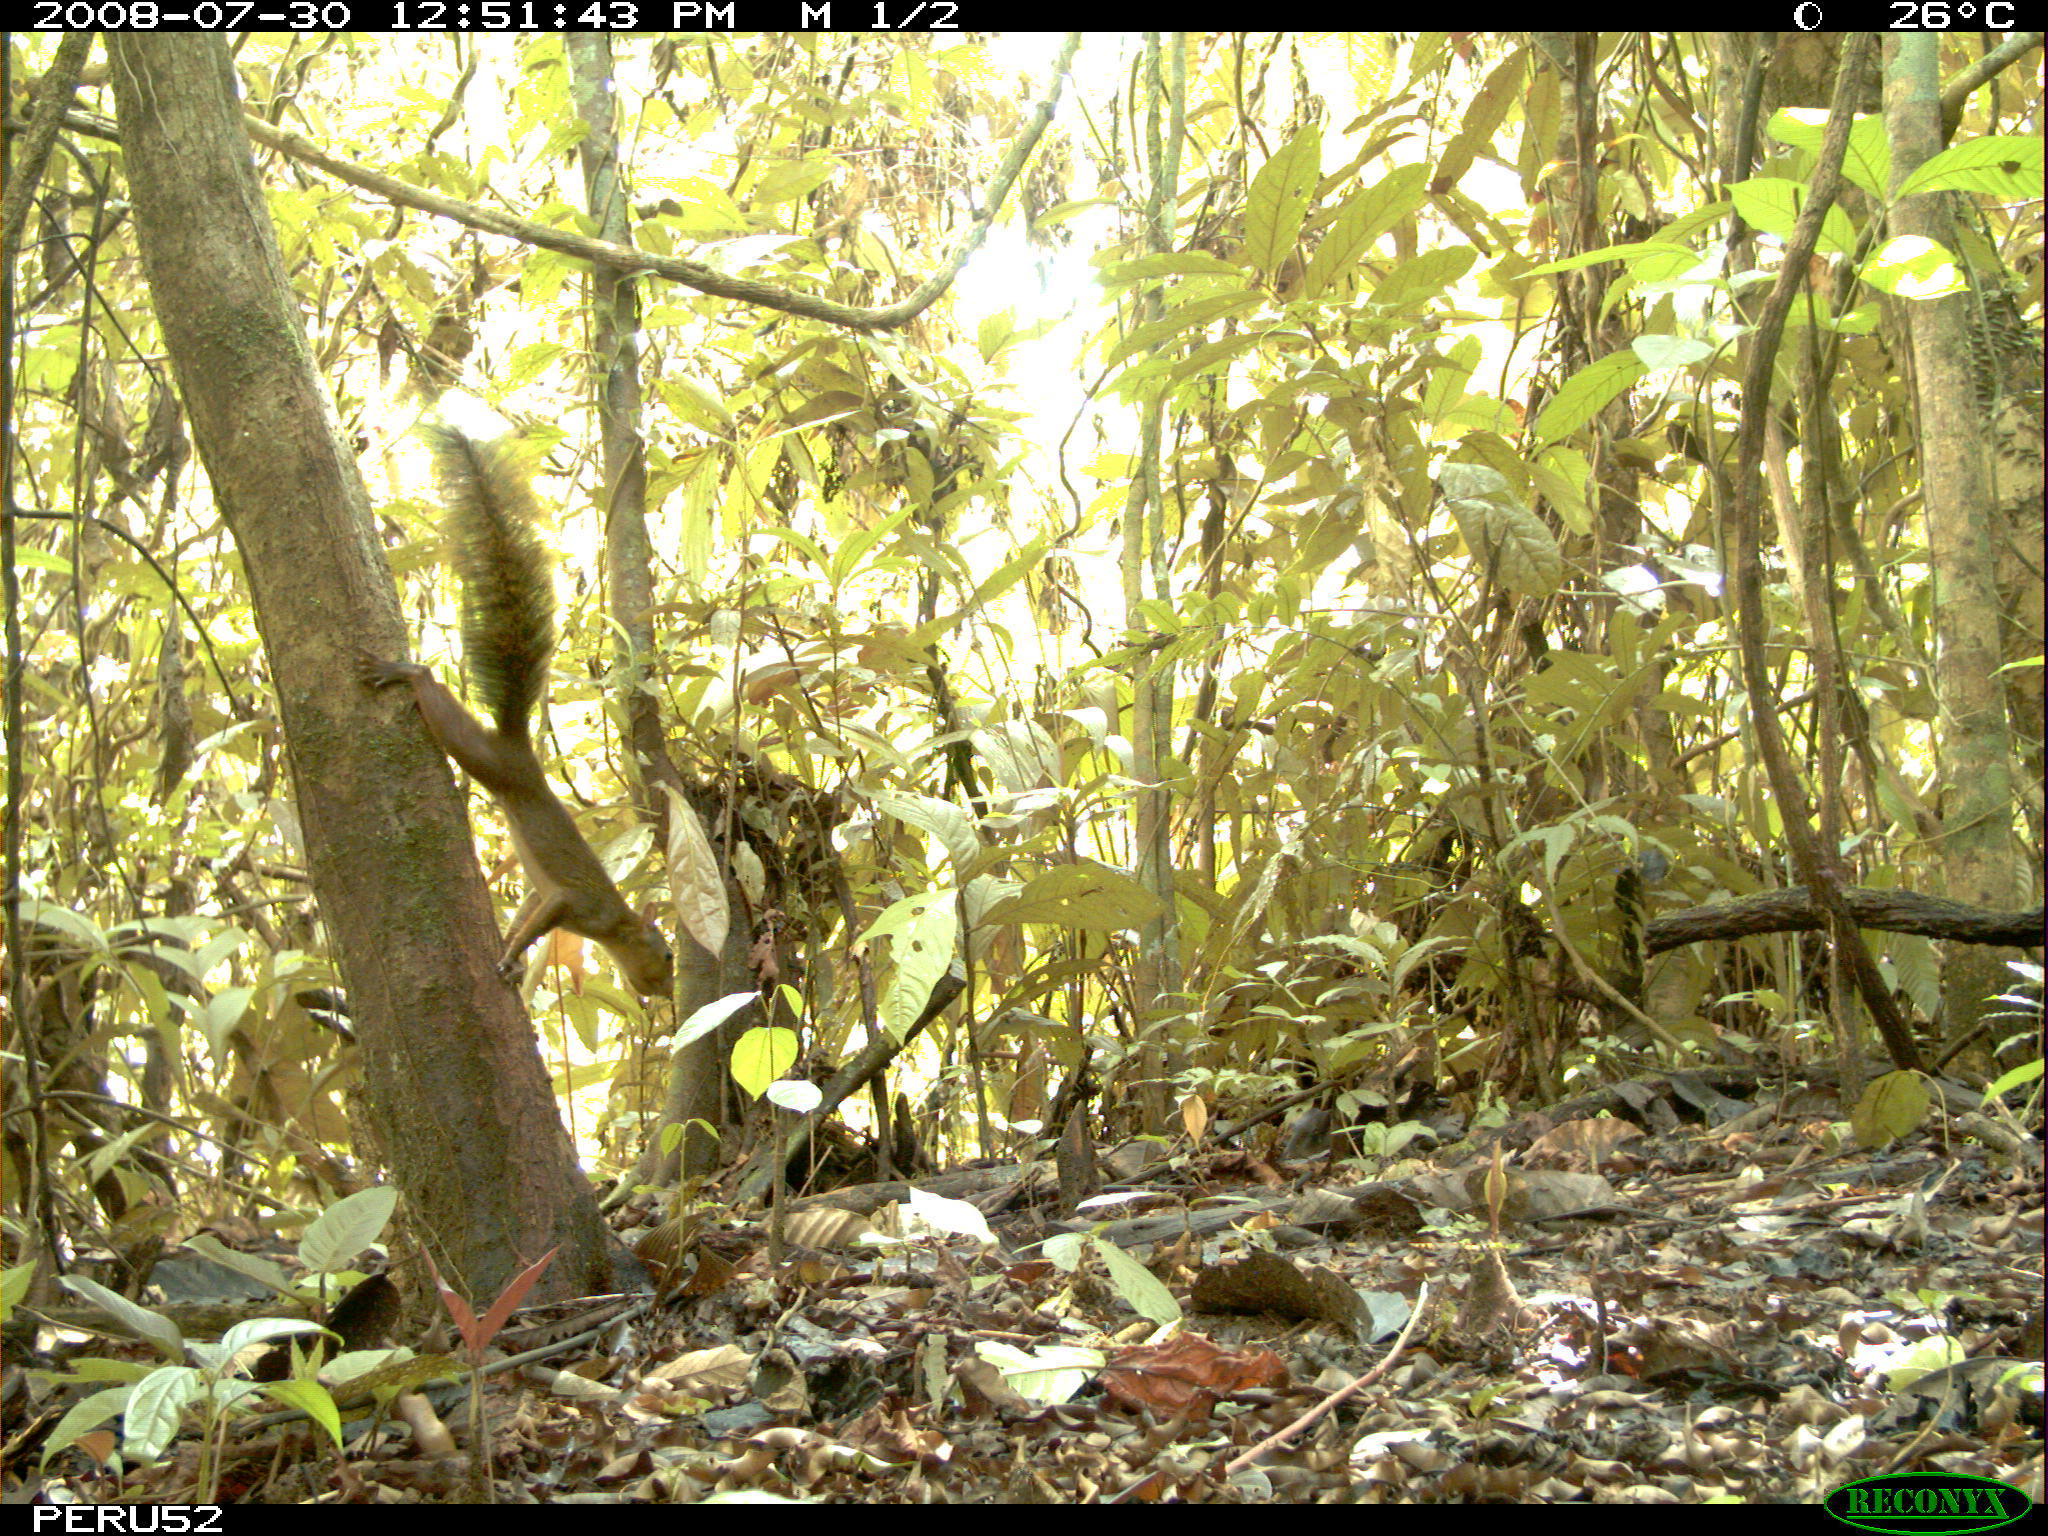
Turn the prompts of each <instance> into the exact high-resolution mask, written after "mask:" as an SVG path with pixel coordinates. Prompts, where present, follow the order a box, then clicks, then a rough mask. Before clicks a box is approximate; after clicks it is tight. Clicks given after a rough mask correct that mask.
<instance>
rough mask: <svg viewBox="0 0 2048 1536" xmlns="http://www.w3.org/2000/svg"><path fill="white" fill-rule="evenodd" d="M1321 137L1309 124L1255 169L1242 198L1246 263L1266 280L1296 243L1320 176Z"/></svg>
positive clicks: (1276, 269)
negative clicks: (1256, 173)
mask: <svg viewBox="0 0 2048 1536" xmlns="http://www.w3.org/2000/svg"><path fill="white" fill-rule="evenodd" d="M1322 166H1323V135H1322V130H1321V129H1319V128H1317V127H1316V126H1315V125H1314V124H1310V125H1309V126H1308V127H1306V128H1304V129H1302V130H1301V132H1299V133H1297V134H1296V135H1295V136H1294V137H1293V138H1291V139H1289V140H1288V141H1287V142H1286V143H1285V144H1283V145H1281V146H1280V148H1279V149H1277V150H1275V151H1274V153H1273V157H1272V158H1271V159H1270V160H1268V161H1267V162H1266V163H1265V164H1264V165H1262V166H1260V167H1259V173H1258V175H1256V176H1254V177H1253V178H1252V184H1251V189H1250V191H1249V192H1247V193H1246V195H1245V240H1244V258H1245V261H1246V262H1247V263H1248V264H1249V265H1250V266H1251V267H1253V268H1254V269H1255V270H1257V271H1259V272H1262V273H1264V274H1265V275H1266V276H1267V277H1269V278H1270V277H1271V276H1272V275H1273V274H1274V273H1275V272H1277V271H1279V270H1280V264H1281V263H1282V262H1283V261H1285V260H1286V259H1287V258H1288V256H1290V255H1291V254H1293V252H1294V251H1295V249H1296V248H1297V247H1298V246H1299V245H1300V244H1301V221H1302V219H1303V218H1304V217H1305V216H1306V214H1307V213H1308V200H1309V195H1310V194H1311V193H1313V192H1314V191H1315V188H1316V182H1317V181H1318V180H1320V179H1321V177H1322V173H1323V172H1322Z"/></svg>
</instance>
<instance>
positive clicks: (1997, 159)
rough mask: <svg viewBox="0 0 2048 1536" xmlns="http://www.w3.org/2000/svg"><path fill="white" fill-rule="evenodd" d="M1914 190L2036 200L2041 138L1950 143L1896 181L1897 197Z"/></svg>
mask: <svg viewBox="0 0 2048 1536" xmlns="http://www.w3.org/2000/svg"><path fill="white" fill-rule="evenodd" d="M1915 192H1982V193H1984V194H1986V195H1987V196H1990V197H1996V198H2002V199H2006V200H2008V201H2012V202H2020V201H2029V202H2031V201H2038V200H2039V198H2040V196H2041V141H2040V140H2039V139H2028V138H2020V137H2018V136H2016V135H2013V134H1995V135H1992V136H1990V137H1987V138H1981V139H1971V140H1969V141H1968V142H1967V143H1963V144H1951V145H1950V146H1949V147H1948V148H1947V149H1944V150H1943V151H1942V152H1941V153H1940V154H1938V155H1932V156H1930V157H1929V158H1927V159H1926V160H1923V161H1922V162H1921V163H1920V164H1919V165H1918V166H1917V167H1915V168H1914V170H1913V172H1912V174H1911V175H1909V176H1908V177H1907V178H1906V179H1905V180H1904V181H1902V182H1900V183H1899V190H1898V193H1897V195H1898V196H1899V197H1907V196H1910V195H1911V194H1913V193H1915Z"/></svg>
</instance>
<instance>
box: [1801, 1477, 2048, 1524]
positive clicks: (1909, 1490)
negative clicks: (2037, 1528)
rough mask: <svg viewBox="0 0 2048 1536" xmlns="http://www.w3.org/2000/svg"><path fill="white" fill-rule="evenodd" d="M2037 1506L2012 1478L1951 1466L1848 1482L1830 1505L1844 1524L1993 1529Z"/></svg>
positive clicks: (1831, 1497)
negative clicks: (1963, 1473)
mask: <svg viewBox="0 0 2048 1536" xmlns="http://www.w3.org/2000/svg"><path fill="white" fill-rule="evenodd" d="M2033 1507H2034V1501H2033V1500H2032V1499H2030V1498H2028V1497H2027V1496H2026V1495H2025V1494H2024V1493H2021V1492H2020V1491H2019V1489H2017V1488H2015V1487H2013V1486H2012V1484H2010V1483H2000V1482H1994V1481H1992V1480H1991V1479H1990V1478H1988V1477H1958V1476H1955V1475H1953V1474H1951V1473H1946V1472H1905V1473H1900V1474H1897V1475H1896V1476H1892V1477H1866V1478H1864V1479H1863V1481H1862V1482H1860V1483H1845V1484H1844V1485H1843V1486H1841V1487H1840V1488H1837V1489H1836V1490H1835V1491H1834V1492H1833V1493H1831V1494H1829V1495H1828V1496H1827V1502H1826V1509H1827V1512H1828V1513H1829V1514H1831V1515H1833V1516H1834V1517H1835V1518H1836V1519H1837V1520H1840V1521H1841V1522H1842V1523H1843V1524H1845V1525H1853V1526H1857V1527H1860V1528H1861V1529H1863V1530H1866V1531H1884V1532H1887V1533H1889V1532H1906V1531H1910V1532H1913V1533H1914V1536H1921V1533H1925V1532H1935V1531H1938V1532H1941V1533H1942V1536H1962V1533H1963V1532H1965V1531H1989V1530H1993V1529H1995V1528H1996V1527H1998V1526H2001V1525H2009V1524H2011V1523H2012V1522H2013V1521H2015V1520H2017V1519H2019V1517H2020V1516H2021V1515H2024V1514H2025V1513H2026V1512H2027V1511H2028V1510H2030V1509H2032V1508H2033Z"/></svg>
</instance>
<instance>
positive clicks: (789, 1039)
mask: <svg viewBox="0 0 2048 1536" xmlns="http://www.w3.org/2000/svg"><path fill="white" fill-rule="evenodd" d="M798 1049H799V1042H798V1040H797V1038H796V1031H795V1030H792V1029H781V1028H776V1027H772V1026H762V1027H757V1028H754V1029H750V1030H748V1031H746V1033H744V1034H742V1035H741V1036H740V1037H739V1039H738V1040H737V1041H735V1042H734V1044H733V1048H732V1080H733V1081H734V1082H736V1083H738V1084H739V1085H740V1086H741V1087H742V1088H744V1089H746V1091H747V1094H748V1096H749V1097H750V1098H756V1099H758V1098H759V1097H761V1094H762V1093H763V1091H765V1090H766V1089H767V1087H768V1085H769V1084H770V1083H772V1082H774V1081H775V1080H776V1079H777V1078H779V1077H780V1076H782V1074H783V1073H785V1072H787V1071H788V1070H789V1069H790V1068H791V1067H792V1066H794V1065H795V1064H796V1058H797V1054H798Z"/></svg>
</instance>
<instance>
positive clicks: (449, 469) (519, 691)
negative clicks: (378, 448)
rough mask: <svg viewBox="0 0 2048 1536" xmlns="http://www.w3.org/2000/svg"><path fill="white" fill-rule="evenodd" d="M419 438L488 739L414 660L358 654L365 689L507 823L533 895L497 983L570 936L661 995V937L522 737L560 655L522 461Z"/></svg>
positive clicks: (664, 983) (426, 433) (460, 441)
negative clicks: (418, 726) (538, 949)
mask: <svg viewBox="0 0 2048 1536" xmlns="http://www.w3.org/2000/svg"><path fill="white" fill-rule="evenodd" d="M421 435H422V436H423V437H424V438H425V439H426V441H427V445H428V447H429V448H430V449H431V451H432V453H433V456H434V478H435V482H436V484H437V485H438V486H439V489H440V493H441V500H442V504H443V506H444V508H445V510H446V521H445V532H446V534H447V537H448V547H449V552H450V558H451V559H452V561H453V562H454V565H455V571H456V574H457V575H458V576H459V577H460V578H461V580H462V651H463V656H464V659H465V661H466V662H467V664H468V668H469V673H470V676H471V677H472V678H473V679H475V683H476V690H477V693H478V695H479V697H481V698H482V700H483V702H484V705H485V707H486V708H487V709H488V711H489V713H490V717H491V719H492V721H493V722H494V723H495V727H496V728H495V729H492V728H491V727H489V726H485V725H483V724H481V723H480V722H479V721H478V720H477V719H476V717H475V716H473V715H471V714H470V712H469V711H468V710H466V709H464V708H463V707H462V704H461V703H460V701H458V700H457V699H456V697H455V695H454V694H452V693H450V692H449V691H448V689H447V688H446V687H444V686H443V685H442V684H441V683H440V682H438V681H436V680H435V678H434V675H433V673H431V672H429V671H428V670H427V669H426V668H425V667H423V666H421V665H419V664H418V663H417V662H408V661H380V660H378V659H377V658H376V657H374V656H370V655H364V656H363V657H362V658H361V662H360V671H361V675H362V679H363V681H364V683H366V684H368V685H369V686H370V687H372V688H388V687H392V686H394V685H396V684H400V683H409V684H411V686H412V692H413V699H414V701H415V702H416V703H417V704H418V705H419V710H420V715H421V717H422V718H423V719H424V720H425V721H426V722H427V732H428V734H429V735H431V736H432V737H433V738H434V741H435V742H436V744H438V745H439V746H440V748H441V750H442V751H443V752H446V753H447V754H448V755H449V756H450V757H452V758H454V759H455V761H456V762H457V763H459V764H460V765H461V767H462V771H463V772H464V773H466V774H468V775H469V776H470V777H471V778H472V779H475V780H476V781H477V783H479V784H481V785H482V786H483V787H484V788H485V789H487V790H489V791H490V795H491V798H492V799H493V800H495V801H497V802H498V807H499V809H501V810H502V811H503V812H504V813H505V824H506V825H507V826H508V827H510V828H511V831H512V846H513V847H514V848H515V849H516V850H518V853H519V862H520V864H521V865H523V866H524V867H525V870H526V878H527V882H528V884H529V886H530V887H531V890H530V892H529V894H528V895H527V898H526V901H525V904H524V905H523V906H521V907H520V909H519V914H518V916H517V917H515V918H514V919H513V920H512V931H511V933H510V934H509V935H508V936H507V938H506V940H505V953H504V956H503V957H502V958H501V959H500V960H499V962H498V973H499V974H500V975H501V976H503V977H504V978H505V979H506V980H507V981H516V980H517V979H518V977H519V974H520V970H521V966H520V956H521V955H523V954H524V953H525V952H526V948H527V946H528V945H530V944H531V943H532V942H533V941H534V940H535V939H537V938H539V937H540V936H541V935H542V934H544V933H547V932H550V931H551V930H553V929H556V928H566V929H568V930H569V932H571V933H575V934H581V935H582V936H583V937H584V938H586V939H595V940H596V941H597V942H598V943H599V944H602V945H603V946H604V947H605V948H606V949H607V950H609V951H610V952H611V956H612V958H613V959H614V960H615V961H617V962H618V966H619V969H620V970H621V971H623V972H624V973H625V976H626V979H627V980H628V981H629V982H631V983H632V984H633V987H634V989H635V990H636V991H638V992H639V993H640V994H641V995H642V996H647V997H657V996H666V995H667V993H668V990H669V981H670V977H671V975H672V973H673V972H672V967H673V960H672V957H671V955H670V954H669V947H668V945H667V943H666V942H665V941H664V940H663V939H662V936H661V930H660V929H659V928H657V927H655V925H654V924H653V923H651V922H648V921H647V920H646V919H644V918H642V917H641V916H639V915H638V914H637V913H635V912H634V911H633V909H632V908H631V907H629V906H627V905H626V899H625V898H624V897H623V896H621V895H620V894H619V888H618V887H617V886H616V885H614V884H612V879H611V876H609V875H607V874H606V873H605V869H604V865H603V863H602V862H600V861H599V859H598V857H597V855H596V853H595V852H593V851H592V850H591V847H590V844H589V843H587V842H585V841H584V838H583V834H582V833H581V832H579V831H577V830H576V823H575V820H574V819H573V818H572V817H571V816H570V814H569V808H568V807H567V806H565V805H563V804H562V802H561V800H560V799H558V798H557V797H556V795H555V792H554V791H553V790H552V789H550V788H549V787H548V781H547V777H546V776H545V775H544V774H543V773H542V772H541V766H540V756H539V754H538V753H536V752H535V751H534V749H533V738H532V737H531V735H530V734H529V733H528V724H527V718H528V716H530V715H531V714H532V713H533V709H534V706H535V705H536V704H538V703H539V702H540V700H541V695H542V692H543V690H544V688H545V686H546V683H547V667H548V658H549V656H550V655H551V654H552V653H553V651H554V648H555V594H554V582H553V579H552V575H551V572H550V569H549V561H548V555H547V551H546V550H545V549H544V548H543V547H542V545H541V541H540V536H539V534H538V533H537V532H536V531H535V527H534V522H535V507H534V500H533V491H532V488H531V486H530V485H529V484H528V480H527V475H526V471H525V469H524V467H523V465H522V464H521V463H520V460H519V457H518V453H517V450H516V449H515V447H514V446H513V444H512V443H511V441H510V440H509V439H503V438H501V439H498V440H496V441H494V442H488V443H485V442H479V441H478V440H477V439H475V438H472V437H470V436H469V435H467V434H466V433H463V432H461V431H458V430H456V429H454V428H451V427H428V428H423V429H422V434H421Z"/></svg>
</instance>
